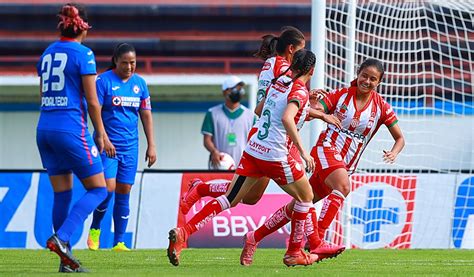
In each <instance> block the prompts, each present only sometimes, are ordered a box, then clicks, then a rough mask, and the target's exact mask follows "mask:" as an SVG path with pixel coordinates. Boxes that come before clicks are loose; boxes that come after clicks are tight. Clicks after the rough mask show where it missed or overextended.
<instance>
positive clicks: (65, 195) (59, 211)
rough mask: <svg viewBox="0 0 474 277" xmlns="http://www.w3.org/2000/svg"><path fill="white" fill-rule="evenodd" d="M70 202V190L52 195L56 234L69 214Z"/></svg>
mask: <svg viewBox="0 0 474 277" xmlns="http://www.w3.org/2000/svg"><path fill="white" fill-rule="evenodd" d="M71 200H72V190H67V191H63V192H55V193H54V202H53V229H54V232H57V231H58V230H59V228H61V225H63V223H64V220H66V217H67V215H68V214H69V206H70V205H71Z"/></svg>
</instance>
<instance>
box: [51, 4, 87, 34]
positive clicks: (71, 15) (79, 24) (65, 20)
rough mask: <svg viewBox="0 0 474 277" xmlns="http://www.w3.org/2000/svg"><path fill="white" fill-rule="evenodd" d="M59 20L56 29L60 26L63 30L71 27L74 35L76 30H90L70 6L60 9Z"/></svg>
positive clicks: (74, 8)
mask: <svg viewBox="0 0 474 277" xmlns="http://www.w3.org/2000/svg"><path fill="white" fill-rule="evenodd" d="M59 19H60V20H59V23H58V28H60V27H61V26H62V28H63V29H67V28H69V27H71V26H72V27H73V28H74V32H76V33H77V30H78V29H79V30H80V31H85V30H89V29H90V28H91V27H90V26H89V24H87V22H85V21H84V20H82V18H81V16H80V15H79V11H78V10H77V8H76V7H74V6H71V5H65V6H64V7H63V8H62V10H61V13H60V14H59Z"/></svg>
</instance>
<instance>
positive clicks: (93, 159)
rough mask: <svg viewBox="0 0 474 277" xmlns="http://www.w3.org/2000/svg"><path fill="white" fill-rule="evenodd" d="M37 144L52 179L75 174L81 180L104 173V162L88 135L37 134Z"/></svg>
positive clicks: (45, 132)
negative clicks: (57, 176)
mask: <svg viewBox="0 0 474 277" xmlns="http://www.w3.org/2000/svg"><path fill="white" fill-rule="evenodd" d="M36 144H37V145H38V150H39V152H40V156H41V162H42V163H43V167H44V168H46V170H47V171H48V175H49V176H54V175H64V174H69V173H71V172H74V174H76V176H77V177H78V178H79V179H84V178H87V177H90V176H92V175H95V174H98V173H101V172H103V167H102V160H101V159H100V155H99V151H98V150H97V147H96V146H95V143H94V141H93V140H92V137H91V135H90V134H89V132H85V134H84V135H81V134H77V133H68V132H61V131H49V130H37V132H36Z"/></svg>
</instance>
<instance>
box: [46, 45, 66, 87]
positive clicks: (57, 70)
mask: <svg viewBox="0 0 474 277" xmlns="http://www.w3.org/2000/svg"><path fill="white" fill-rule="evenodd" d="M54 61H55V62H59V65H58V66H55V67H52V64H53V58H52V56H51V54H48V55H46V56H44V57H43V61H42V62H41V71H43V74H41V80H42V83H41V86H42V89H41V91H42V92H47V91H48V89H49V81H50V78H51V77H52V76H57V77H58V81H57V82H51V90H52V91H61V90H63V88H64V68H65V67H66V63H67V54H65V53H55V54H54Z"/></svg>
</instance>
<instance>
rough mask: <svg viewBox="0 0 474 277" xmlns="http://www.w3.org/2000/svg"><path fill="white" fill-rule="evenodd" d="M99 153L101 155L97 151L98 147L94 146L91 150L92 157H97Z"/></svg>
mask: <svg viewBox="0 0 474 277" xmlns="http://www.w3.org/2000/svg"><path fill="white" fill-rule="evenodd" d="M98 153H99V151H97V147H96V146H95V145H94V146H92V148H91V154H92V156H94V157H97V154H98Z"/></svg>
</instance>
